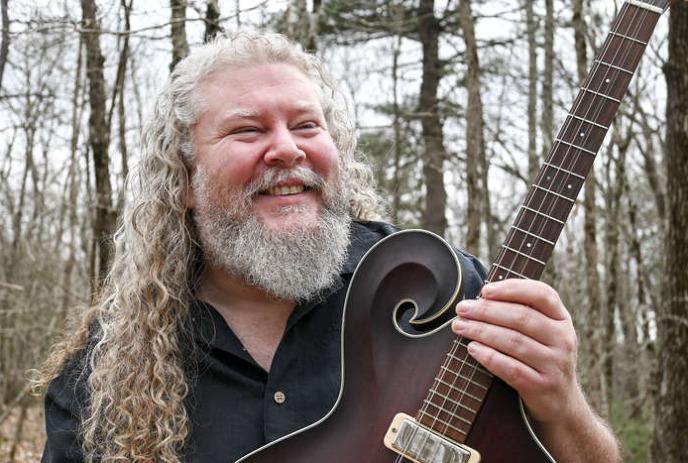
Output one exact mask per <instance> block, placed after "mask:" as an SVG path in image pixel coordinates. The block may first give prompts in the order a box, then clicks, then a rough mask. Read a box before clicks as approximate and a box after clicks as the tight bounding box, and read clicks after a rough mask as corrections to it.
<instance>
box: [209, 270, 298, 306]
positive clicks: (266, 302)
mask: <svg viewBox="0 0 688 463" xmlns="http://www.w3.org/2000/svg"><path fill="white" fill-rule="evenodd" d="M198 295H199V299H202V300H204V301H206V302H208V303H210V304H211V305H213V306H215V307H216V308H218V309H219V306H222V307H226V308H231V309H232V310H242V309H241V308H242V307H247V306H264V307H268V306H273V305H285V304H287V305H291V306H293V305H294V301H284V300H280V299H277V298H275V297H274V296H272V295H270V294H268V293H267V292H266V291H265V290H263V289H261V288H258V287H256V286H252V285H250V284H248V283H246V282H245V281H243V280H242V279H240V278H237V277H234V276H231V275H229V274H228V273H227V272H225V271H224V270H222V269H220V268H219V267H214V266H208V267H207V268H206V271H205V273H204V274H203V277H202V279H201V285H200V289H199V294H198Z"/></svg>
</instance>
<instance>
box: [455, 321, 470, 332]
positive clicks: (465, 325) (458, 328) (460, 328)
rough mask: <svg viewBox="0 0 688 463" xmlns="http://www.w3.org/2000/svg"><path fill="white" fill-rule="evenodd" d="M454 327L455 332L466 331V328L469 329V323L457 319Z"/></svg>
mask: <svg viewBox="0 0 688 463" xmlns="http://www.w3.org/2000/svg"><path fill="white" fill-rule="evenodd" d="M453 325H454V330H455V331H459V332H461V331H465V330H466V328H468V322H467V321H466V320H464V319H462V318H457V319H456V320H454V323H453Z"/></svg>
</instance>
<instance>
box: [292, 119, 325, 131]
mask: <svg viewBox="0 0 688 463" xmlns="http://www.w3.org/2000/svg"><path fill="white" fill-rule="evenodd" d="M294 128H295V129H296V130H316V129H318V128H320V124H318V123H317V122H316V121H306V122H301V123H299V124H296V125H295V126H294Z"/></svg>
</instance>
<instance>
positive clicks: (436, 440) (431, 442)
mask: <svg viewBox="0 0 688 463" xmlns="http://www.w3.org/2000/svg"><path fill="white" fill-rule="evenodd" d="M384 442H385V447H387V448H388V449H390V450H392V451H393V452H396V453H398V454H399V455H401V456H402V457H404V458H406V459H408V460H411V461H412V462H414V463H478V462H479V461H480V453H478V451H477V450H474V449H472V448H470V447H467V446H465V445H463V444H457V443H456V442H453V441H451V440H449V439H447V438H446V437H444V436H442V435H441V434H438V433H436V432H434V431H432V430H431V429H428V428H426V427H425V426H423V425H421V424H420V423H418V422H417V421H416V420H415V419H414V418H412V417H410V416H409V415H407V414H405V413H397V415H396V416H395V417H394V419H393V420H392V424H391V425H390V426H389V429H388V430H387V433H386V434H385V439H384Z"/></svg>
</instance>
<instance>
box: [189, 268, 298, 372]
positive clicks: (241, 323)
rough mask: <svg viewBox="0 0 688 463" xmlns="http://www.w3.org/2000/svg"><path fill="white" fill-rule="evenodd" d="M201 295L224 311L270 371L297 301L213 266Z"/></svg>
mask: <svg viewBox="0 0 688 463" xmlns="http://www.w3.org/2000/svg"><path fill="white" fill-rule="evenodd" d="M198 297H199V299H201V300H203V301H205V302H207V303H208V304H210V305H212V306H213V307H214V308H215V309H216V310H217V311H218V312H219V313H220V315H222V318H224V320H225V322H226V323H227V325H229V327H230V328H231V329H232V331H233V332H234V334H235V335H236V336H237V337H238V338H239V340H240V341H241V343H242V344H243V346H244V347H245V348H246V350H247V351H248V352H249V354H251V356H252V357H253V358H254V360H255V361H256V363H258V364H259V365H260V366H261V367H263V368H264V369H265V370H266V371H269V370H270V365H271V363H272V358H273V356H274V354H275V351H276V349H277V346H278V345H279V342H280V340H281V339H282V335H283V334H284V329H285V327H286V324H287V319H288V318H289V315H291V313H292V311H293V310H294V306H295V305H296V304H295V302H294V301H285V300H279V299H276V298H275V297H273V296H271V295H269V294H268V293H266V292H265V291H264V290H262V289H260V288H257V287H255V286H251V285H249V284H247V283H246V282H244V281H242V280H240V279H238V278H236V277H232V276H231V275H228V274H227V273H226V272H225V271H223V270H222V269H220V268H218V267H212V266H209V267H208V268H207V270H206V272H205V273H204V275H203V278H202V281H201V286H200V289H199V293H198Z"/></svg>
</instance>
